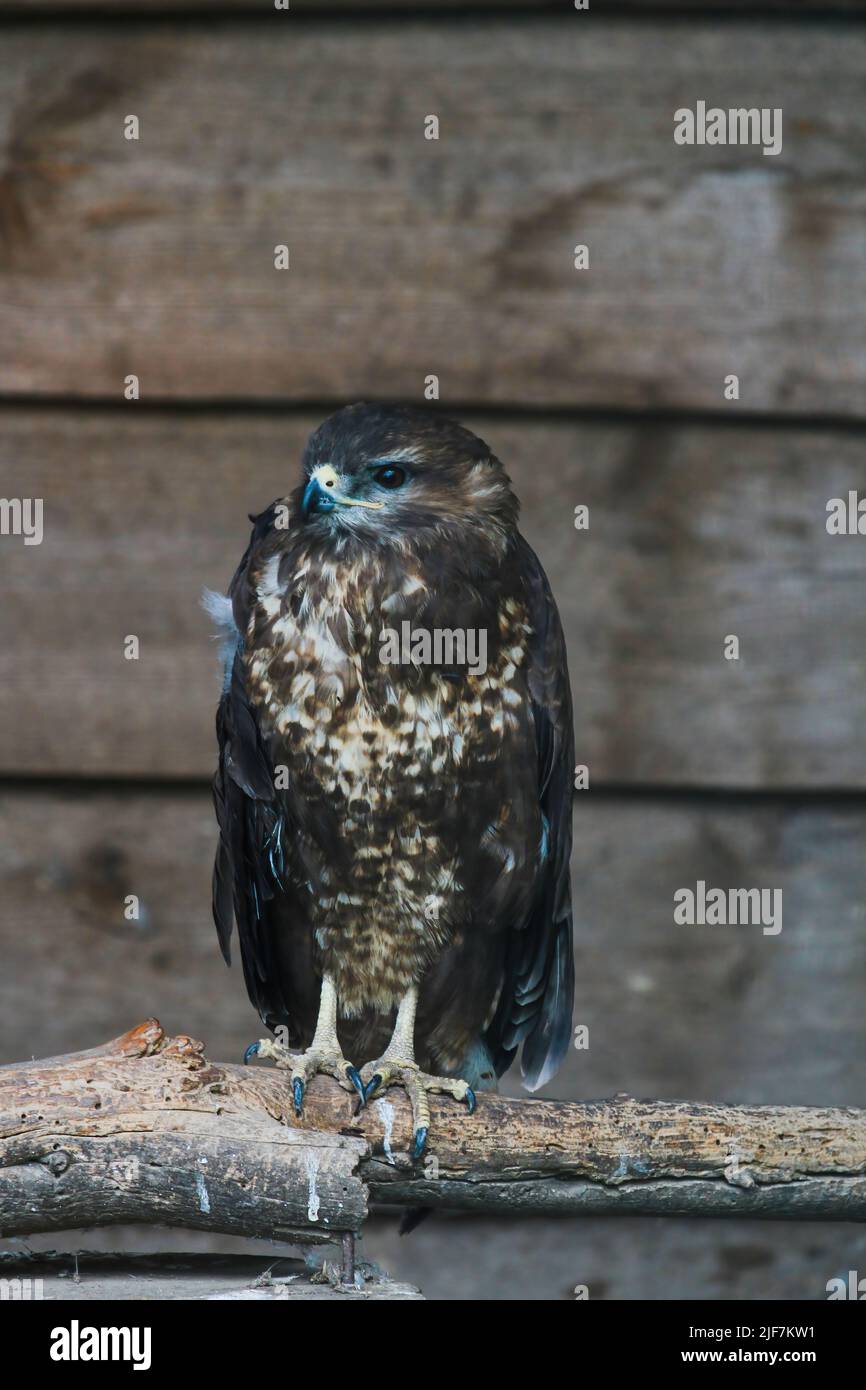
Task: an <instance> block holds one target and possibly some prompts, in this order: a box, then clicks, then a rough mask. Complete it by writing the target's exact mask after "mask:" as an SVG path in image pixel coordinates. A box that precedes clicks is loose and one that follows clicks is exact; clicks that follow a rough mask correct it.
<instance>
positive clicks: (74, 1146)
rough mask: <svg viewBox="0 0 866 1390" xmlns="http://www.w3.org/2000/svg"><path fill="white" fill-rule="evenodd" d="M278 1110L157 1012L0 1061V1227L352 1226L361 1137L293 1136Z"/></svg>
mask: <svg viewBox="0 0 866 1390" xmlns="http://www.w3.org/2000/svg"><path fill="white" fill-rule="evenodd" d="M133 1065H134V1070H133V1069H131V1067H132V1066H133ZM284 1109H285V1107H284V1105H282V1104H280V1105H278V1106H277V1108H276V1109H275V1108H274V1107H273V1106H272V1105H270V1104H269V1102H268V1101H265V1103H264V1104H262V1103H261V1102H260V1101H259V1100H258V1098H257V1096H256V1095H255V1094H254V1093H251V1087H250V1086H249V1085H248V1084H247V1083H246V1080H245V1074H244V1072H243V1071H241V1076H240V1080H239V1083H238V1084H237V1085H235V1084H234V1083H232V1084H231V1085H230V1084H229V1083H228V1082H227V1080H226V1076H225V1074H224V1073H223V1071H222V1070H221V1069H219V1068H217V1069H213V1068H212V1067H211V1066H210V1064H209V1063H208V1062H207V1060H206V1059H205V1058H204V1056H203V1048H202V1044H201V1043H198V1042H194V1041H193V1040H192V1039H190V1038H188V1037H184V1036H181V1037H177V1038H172V1039H167V1038H166V1037H165V1035H164V1033H163V1031H162V1029H161V1028H160V1026H159V1024H158V1023H157V1022H156V1020H155V1019H150V1020H148V1022H147V1023H146V1024H142V1025H141V1026H140V1027H137V1028H135V1029H133V1030H132V1031H131V1032H129V1033H127V1034H126V1035H124V1036H122V1037H120V1038H118V1039H117V1040H116V1043H115V1044H113V1045H109V1046H108V1047H106V1048H104V1049H100V1050H98V1051H97V1052H96V1053H95V1054H94V1053H93V1052H92V1051H88V1052H85V1053H78V1054H72V1055H70V1056H67V1057H56V1058H51V1059H50V1060H49V1061H48V1062H47V1063H34V1062H25V1063H23V1064H17V1065H10V1066H5V1067H2V1068H0V1231H2V1232H3V1234H4V1235H5V1236H9V1235H26V1234H28V1233H30V1232H33V1231H50V1230H72V1229H75V1228H77V1227H89V1226H102V1225H116V1224H118V1223H119V1222H124V1221H132V1222H136V1221H147V1222H150V1223H154V1222H155V1223H156V1224H159V1225H166V1226H188V1227H191V1228H193V1229H199V1230H212V1231H214V1230H215V1231H222V1232H223V1233H224V1234H229V1235H254V1236H262V1237H265V1238H270V1237H272V1236H274V1234H275V1233H276V1232H278V1231H279V1232H282V1233H297V1234H298V1236H299V1238H302V1239H303V1240H305V1241H306V1240H308V1239H309V1240H310V1241H312V1242H313V1243H316V1242H318V1241H323V1240H328V1239H333V1238H334V1236H335V1235H337V1234H338V1233H339V1232H341V1231H356V1230H358V1229H359V1228H360V1226H361V1224H362V1223H363V1221H364V1218H365V1216H366V1214H367V1202H366V1193H365V1189H364V1187H363V1184H362V1183H361V1181H360V1179H359V1177H358V1176H357V1170H358V1163H359V1160H360V1158H361V1156H362V1155H363V1154H365V1153H366V1152H367V1145H366V1143H365V1142H363V1141H362V1140H360V1139H358V1138H352V1137H347V1136H344V1135H340V1134H338V1133H335V1132H333V1131H328V1132H326V1133H322V1134H318V1133H313V1132H312V1131H310V1130H307V1129H305V1130H304V1132H301V1130H300V1129H299V1128H297V1127H289V1126H287V1125H286V1123H285V1116H284V1113H283V1111H284ZM144 1135H147V1136H148V1142H147V1143H146V1144H144V1145H143V1144H142V1137H143V1136H144Z"/></svg>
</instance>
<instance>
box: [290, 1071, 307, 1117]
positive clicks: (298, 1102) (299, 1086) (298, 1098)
mask: <svg viewBox="0 0 866 1390" xmlns="http://www.w3.org/2000/svg"><path fill="white" fill-rule="evenodd" d="M304 1089H305V1087H304V1083H303V1081H302V1080H301V1078H300V1077H299V1076H296V1077H295V1079H294V1081H293V1082H292V1095H293V1096H294V1098H295V1114H296V1115H300V1113H301V1106H302V1105H303V1103H304Z"/></svg>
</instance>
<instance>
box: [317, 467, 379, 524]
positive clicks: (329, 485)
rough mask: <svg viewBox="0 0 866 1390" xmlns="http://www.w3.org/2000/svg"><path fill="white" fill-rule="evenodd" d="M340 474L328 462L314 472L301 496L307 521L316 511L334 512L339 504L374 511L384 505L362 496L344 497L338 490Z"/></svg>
mask: <svg viewBox="0 0 866 1390" xmlns="http://www.w3.org/2000/svg"><path fill="white" fill-rule="evenodd" d="M339 481H340V479H339V475H338V474H337V473H336V472H335V470H334V469H333V468H332V467H331V465H330V464H328V463H323V464H322V465H321V466H320V467H319V468H317V469H316V471H315V472H314V473H313V475H312V477H311V478H310V481H309V482H308V483H307V486H306V487H305V488H304V495H303V497H302V498H301V516H302V517H303V519H304V521H306V519H307V517H308V516H313V515H315V514H316V513H324V512H333V511H334V510H335V509H336V508H337V507H338V506H341V507H369V508H370V509H371V510H373V511H378V510H379V508H380V507H381V506H382V505H383V504H382V503H381V502H366V501H363V500H362V499H361V498H360V497H343V495H342V494H341V493H339V492H338V491H337V484H338V483H339Z"/></svg>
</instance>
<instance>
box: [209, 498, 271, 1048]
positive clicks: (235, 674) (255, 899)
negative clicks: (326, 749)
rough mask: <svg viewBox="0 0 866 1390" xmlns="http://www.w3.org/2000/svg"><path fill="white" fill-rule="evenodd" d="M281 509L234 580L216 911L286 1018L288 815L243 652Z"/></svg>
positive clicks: (267, 1002)
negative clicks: (277, 903) (278, 904)
mask: <svg viewBox="0 0 866 1390" xmlns="http://www.w3.org/2000/svg"><path fill="white" fill-rule="evenodd" d="M273 512H274V509H273V507H272V508H269V510H268V511H267V512H265V513H263V514H262V516H260V517H258V518H255V519H254V520H255V525H254V528H253V534H252V538H251V540H250V545H249V547H248V548H247V551H246V553H245V554H244V557H243V559H242V560H241V563H240V565H239V566H238V569H237V572H236V573H235V576H234V579H233V580H232V583H231V587H230V590H229V592H230V595H231V599H232V604H233V610H234V616H235V623H236V625H237V628H238V634H239V635H238V647H237V650H236V652H235V654H234V659H233V661H232V665H231V670H230V673H229V677H228V680H227V683H226V686H225V689H224V690H223V694H222V698H221V699H220V703H219V708H218V709H217V721H216V729H217V743H218V745H219V764H218V767H217V773H216V776H215V778H214V784H213V795H214V807H215V809H216V817H217V824H218V826H219V845H218V847H217V852H216V859H215V862H214V873H213V915H214V922H215V924H216V929H217V935H218V937H219V942H220V947H221V950H222V953H223V957H224V959H225V960H226V962H227V963H228V962H229V961H230V959H231V951H230V942H231V935H232V927H233V923H234V922H236V923H237V928H238V936H239V938H240V943H241V957H242V961H243V968H244V978H245V981H246V985H247V990H248V992H249V995H250V998H251V1000H252V1002H253V1004H254V1005H255V1007H256V1008H257V1009H258V1011H259V1014H260V1016H261V1018H262V1019H263V1020H264V1021H265V1022H266V1023H267V1024H268V1026H269V1027H271V1028H273V1027H275V1026H276V1025H277V1023H280V1022H285V1021H286V1019H287V1015H288V1010H287V1007H286V1000H285V997H284V995H283V991H282V988H281V986H280V969H279V964H278V962H277V960H276V959H275V956H274V945H275V943H274V937H273V932H272V931H271V930H269V927H268V920H267V918H268V904H269V903H270V902H271V901H272V899H273V898H274V896H275V894H277V893H279V892H281V891H282V889H283V874H284V872H285V858H284V856H285V849H284V846H285V842H286V841H285V835H286V816H285V807H284V805H283V804H282V802H281V800H280V798H279V796H278V794H277V792H276V789H275V785H274V772H273V767H272V766H271V760H270V757H269V755H268V751H267V748H266V747H265V743H264V741H263V739H262V735H261V730H260V728H259V723H258V720H257V718H256V713H255V710H254V709H253V707H252V705H251V704H250V702H249V699H248V698H247V694H246V687H245V682H244V673H243V665H242V657H241V644H242V641H243V635H242V634H243V633H244V632H245V631H246V626H247V618H248V616H249V591H248V574H247V571H248V564H249V558H250V553H251V551H252V549H253V547H254V546H255V545H256V543H257V542H258V541H259V540H260V539H261V538H262V536H264V535H265V534H266V532H267V531H268V530H269V529H270V526H271V523H272V520H273Z"/></svg>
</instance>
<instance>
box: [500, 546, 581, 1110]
mask: <svg viewBox="0 0 866 1390" xmlns="http://www.w3.org/2000/svg"><path fill="white" fill-rule="evenodd" d="M518 560H519V567H520V573H521V577H522V580H523V585H524V591H525V595H526V598H527V601H528V604H529V613H530V622H531V625H532V629H533V634H532V637H531V639H530V650H529V657H528V669H527V675H528V682H529V694H530V700H531V705H532V716H533V720H534V723H535V745H536V750H537V754H538V800H539V805H540V808H541V812H542V817H543V823H544V842H545V843H544V848H543V851H542V855H541V860H540V864H539V870H538V875H537V879H536V883H535V898H534V903H533V907H532V910H531V912H530V914H529V917H528V920H527V921H525V922H523V923H521V924H520V925H519V927H518V928H517V929H516V930H514V931H512V932H511V938H510V940H509V943H508V949H507V955H506V969H505V980H504V984H503V988H502V992H501V995H500V998H499V1004H498V1006H497V1010H496V1014H495V1016H494V1019H493V1022H492V1023H491V1025H490V1028H489V1029H488V1032H487V1035H486V1041H487V1043H488V1045H489V1046H490V1048H491V1051H492V1054H493V1058H494V1064H495V1066H496V1071H497V1073H498V1074H499V1075H500V1076H501V1075H502V1073H503V1072H504V1071H506V1070H507V1068H508V1067H509V1065H510V1064H511V1062H512V1060H513V1058H514V1055H515V1053H516V1051H517V1048H518V1047H519V1046H520V1044H521V1043H522V1044H523V1053H522V1056H521V1072H522V1075H523V1081H524V1085H525V1086H526V1087H527V1089H528V1090H530V1091H534V1090H537V1089H538V1088H539V1087H540V1086H543V1085H544V1084H545V1083H546V1082H547V1081H549V1080H550V1078H551V1077H552V1076H553V1075H554V1073H555V1072H556V1070H557V1068H558V1067H559V1065H560V1063H561V1061H562V1059H563V1057H564V1056H565V1053H566V1051H567V1049H568V1045H569V1041H570V1039H571V1020H572V1008H573V1003H574V948H573V943H572V920H571V879H570V873H569V864H570V859H571V799H572V790H573V780H572V779H573V776H574V730H573V726H572V713H571V692H570V689H569V682H568V662H567V657H566V650H565V639H564V637H563V634H562V624H561V623H560V620H559V613H558V611H557V608H556V603H555V601H554V598H553V594H552V593H551V591H550V585H549V584H548V582H547V576H546V575H545V573H544V570H543V569H542V568H541V564H540V562H539V560H538V557H537V556H536V555H535V554H534V552H533V551H532V549H531V548H530V547H529V545H527V543H526V541H524V540H523V538H522V537H519V538H518Z"/></svg>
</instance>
